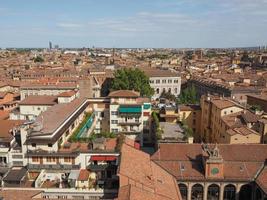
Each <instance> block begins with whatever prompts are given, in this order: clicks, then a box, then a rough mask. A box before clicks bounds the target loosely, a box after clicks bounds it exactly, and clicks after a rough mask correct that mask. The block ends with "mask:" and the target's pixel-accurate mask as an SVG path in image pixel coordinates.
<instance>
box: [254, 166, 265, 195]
mask: <svg viewBox="0 0 267 200" xmlns="http://www.w3.org/2000/svg"><path fill="white" fill-rule="evenodd" d="M256 183H257V184H258V186H260V188H261V189H262V190H263V191H264V192H265V194H267V166H265V167H264V168H263V170H262V171H261V172H260V174H259V176H258V177H257V179H256Z"/></svg>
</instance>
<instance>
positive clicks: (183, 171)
mask: <svg viewBox="0 0 267 200" xmlns="http://www.w3.org/2000/svg"><path fill="white" fill-rule="evenodd" d="M209 146H214V145H209ZM218 148H219V152H220V154H221V156H222V158H223V163H224V178H223V179H224V180H226V181H227V180H233V181H234V180H244V181H251V180H254V178H255V176H256V174H257V172H258V171H259V170H260V169H261V167H262V166H263V164H264V162H265V160H266V158H267V156H266V155H267V145H261V144H233V145H230V144H219V145H218ZM203 156H204V157H206V156H207V154H206V153H205V152H204V151H203V149H202V146H201V144H160V146H159V150H158V151H157V152H156V153H155V154H154V155H153V156H152V158H151V159H152V160H153V161H154V162H156V163H157V164H159V165H160V166H161V167H162V168H164V169H165V170H167V171H168V172H169V173H171V174H172V175H173V176H175V177H176V179H177V180H205V170H204V166H203V161H202V158H203Z"/></svg>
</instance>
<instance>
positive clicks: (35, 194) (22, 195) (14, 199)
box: [0, 189, 43, 200]
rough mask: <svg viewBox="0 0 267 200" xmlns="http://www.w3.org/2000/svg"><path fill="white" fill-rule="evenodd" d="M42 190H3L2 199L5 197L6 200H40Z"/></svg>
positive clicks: (1, 192)
mask: <svg viewBox="0 0 267 200" xmlns="http://www.w3.org/2000/svg"><path fill="white" fill-rule="evenodd" d="M41 192H42V191H41V190H17V189H3V190H1V191H0V197H3V198H4V200H5V199H7V200H18V199H19V200H32V199H36V200H40V199H43V198H41V195H39V194H41Z"/></svg>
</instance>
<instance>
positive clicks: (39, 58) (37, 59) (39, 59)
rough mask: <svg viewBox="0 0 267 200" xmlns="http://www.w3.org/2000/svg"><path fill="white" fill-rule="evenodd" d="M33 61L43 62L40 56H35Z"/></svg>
mask: <svg viewBox="0 0 267 200" xmlns="http://www.w3.org/2000/svg"><path fill="white" fill-rule="evenodd" d="M33 61H34V62H44V59H43V58H42V57H41V56H36V57H35V58H34V60H33Z"/></svg>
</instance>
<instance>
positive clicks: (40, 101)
mask: <svg viewBox="0 0 267 200" xmlns="http://www.w3.org/2000/svg"><path fill="white" fill-rule="evenodd" d="M19 104H20V105H51V106H52V105H55V104H57V97H56V96H47V95H41V96H28V97H26V98H25V99H24V100H22V101H21V102H20V103H19Z"/></svg>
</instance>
